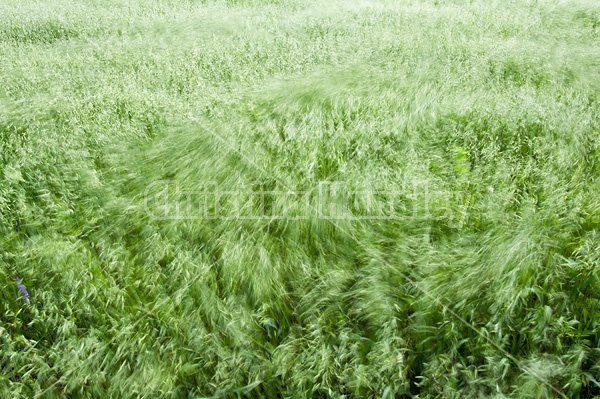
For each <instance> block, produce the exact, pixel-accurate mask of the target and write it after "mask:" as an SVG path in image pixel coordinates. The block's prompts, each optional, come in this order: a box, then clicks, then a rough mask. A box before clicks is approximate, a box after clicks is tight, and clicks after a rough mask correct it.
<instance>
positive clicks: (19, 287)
mask: <svg viewBox="0 0 600 399" xmlns="http://www.w3.org/2000/svg"><path fill="white" fill-rule="evenodd" d="M15 281H16V282H17V288H18V289H19V291H21V294H23V298H24V299H25V302H26V303H27V305H29V292H27V288H25V286H24V285H23V284H21V279H20V278H18V277H17V278H16V279H15Z"/></svg>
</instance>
